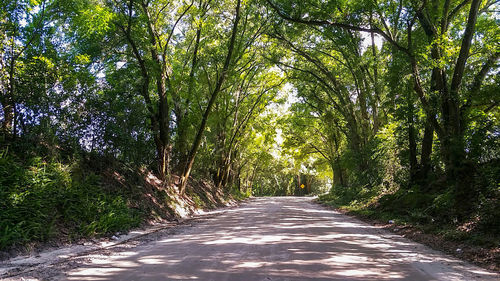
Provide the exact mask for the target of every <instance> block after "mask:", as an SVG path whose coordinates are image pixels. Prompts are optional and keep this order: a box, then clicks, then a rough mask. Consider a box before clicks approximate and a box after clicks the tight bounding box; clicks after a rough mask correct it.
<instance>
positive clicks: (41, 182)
mask: <svg viewBox="0 0 500 281" xmlns="http://www.w3.org/2000/svg"><path fill="white" fill-rule="evenodd" d="M38 155H39V154H38V153H27V154H19V153H16V152H15V150H11V151H9V150H3V151H1V152H0V210H2V211H1V212H0V251H8V250H15V251H19V250H20V249H21V250H22V249H24V250H26V249H30V248H33V247H37V246H39V245H41V244H43V243H47V242H51V241H52V242H54V243H60V242H66V243H68V242H69V243H71V242H74V241H77V240H79V239H82V238H88V237H96V236H103V235H107V234H111V233H115V232H118V231H120V232H124V231H127V230H129V229H131V228H134V227H138V226H141V225H145V224H148V223H151V222H159V221H168V220H173V219H176V218H177V217H183V216H188V215H190V214H193V213H194V212H196V211H197V210H200V209H213V208H215V207H217V206H223V205H225V204H226V203H227V201H228V200H233V199H232V198H233V196H232V195H231V194H229V193H227V194H225V193H224V192H222V191H220V190H215V188H214V187H213V185H211V183H210V181H203V180H193V181H191V182H190V186H189V188H188V192H187V194H186V195H184V196H179V195H178V194H177V191H176V188H175V186H167V185H166V184H164V182H163V181H161V180H159V179H158V178H157V177H156V176H155V175H154V174H153V173H151V172H150V171H149V170H148V169H146V168H144V167H142V168H141V167H133V166H131V165H127V164H124V163H120V162H118V161H116V160H113V159H111V158H105V157H102V156H97V155H91V154H88V155H81V154H80V155H79V156H77V157H75V155H74V154H73V155H72V156H71V157H63V156H61V153H58V154H57V155H58V156H57V157H53V156H51V157H48V156H46V157H40V156H38ZM44 155H49V154H46V153H45V154H44ZM238 196H239V197H242V196H243V195H238ZM235 197H236V196H235Z"/></svg>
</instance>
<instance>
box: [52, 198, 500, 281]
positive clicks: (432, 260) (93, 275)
mask: <svg viewBox="0 0 500 281" xmlns="http://www.w3.org/2000/svg"><path fill="white" fill-rule="evenodd" d="M497 278H499V276H498V275H495V274H493V273H489V272H487V271H485V270H483V269H480V268H478V267H475V266H472V265H469V264H467V263H465V262H463V261H459V260H456V259H454V258H451V257H448V256H446V255H444V254H442V253H440V252H437V251H434V250H431V249H429V248H427V247H425V246H423V245H420V244H417V243H415V242H411V241H409V240H407V239H405V238H403V237H400V236H398V235H395V234H392V233H390V232H387V231H386V230H383V229H380V228H377V227H374V226H371V225H368V224H366V223H363V222H361V221H358V220H356V219H353V218H351V217H348V216H345V215H342V214H340V213H338V212H335V211H332V210H330V209H327V208H324V207H322V206H320V205H318V204H315V203H313V202H312V198H304V197H301V198H300V197H270V198H257V199H253V200H251V201H250V202H246V203H244V204H242V205H241V206H240V207H238V208H234V209H229V210H227V211H225V212H223V213H222V214H221V215H220V216H216V217H213V218H211V219H209V220H206V221H203V222H201V223H199V224H195V225H194V226H192V227H186V228H185V229H184V230H183V231H181V232H180V233H176V234H173V235H170V236H166V237H163V238H162V239H160V240H158V241H153V242H151V243H148V244H145V245H139V246H137V247H135V248H131V249H128V250H127V251H123V252H119V253H111V254H110V255H109V256H101V257H94V258H93V259H92V262H89V263H88V264H84V265H81V266H80V267H79V268H75V269H73V270H71V271H69V272H67V273H66V274H65V275H64V276H60V278H58V279H62V280H218V281H221V280H474V279H478V280H498V279H497Z"/></svg>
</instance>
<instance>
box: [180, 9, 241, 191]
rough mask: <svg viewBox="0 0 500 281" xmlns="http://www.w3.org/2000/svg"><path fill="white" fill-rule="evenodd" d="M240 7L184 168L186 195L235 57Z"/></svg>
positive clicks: (182, 187)
mask: <svg viewBox="0 0 500 281" xmlns="http://www.w3.org/2000/svg"><path fill="white" fill-rule="evenodd" d="M240 5H241V0H238V2H237V4H236V13H235V18H234V24H233V30H232V34H231V39H230V41H229V46H228V51H227V56H226V60H225V62H224V67H223V68H222V72H221V75H220V77H219V79H218V80H217V84H216V85H215V89H214V90H213V92H212V95H211V97H210V100H209V101H208V104H207V108H206V109H205V113H204V114H203V117H202V119H201V124H200V127H199V128H198V132H197V133H196V137H195V139H194V142H193V145H192V146H191V150H190V152H189V155H188V160H187V163H186V166H185V168H184V172H183V173H182V176H181V186H180V190H179V191H180V193H181V194H184V192H185V190H186V185H187V181H188V179H189V175H190V174H191V169H192V168H193V164H194V159H195V157H196V154H197V152H198V149H199V147H200V144H201V139H202V137H203V133H204V131H205V127H206V126H207V121H208V116H209V115H210V112H211V111H212V107H213V105H214V103H215V100H216V98H217V96H218V94H219V92H220V90H221V88H222V84H223V83H224V81H225V79H226V76H227V72H228V70H229V65H230V64H231V59H232V57H233V50H234V45H235V42H236V34H237V33H238V23H239V21H240Z"/></svg>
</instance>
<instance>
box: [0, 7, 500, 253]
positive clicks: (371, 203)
mask: <svg viewBox="0 0 500 281" xmlns="http://www.w3.org/2000/svg"><path fill="white" fill-rule="evenodd" d="M496 2H497V1H491V0H439V1H431V2H429V1H408V0H400V1H392V0H386V1H380V0H357V1H347V0H337V1H319V0H301V1H295V0H289V1H275V0H265V1H264V0H244V1H241V0H234V1H228V0H192V1H167V0H127V1H112V0H7V1H2V2H1V3H0V66H1V68H0V92H1V96H0V121H1V133H0V142H1V147H0V155H1V159H0V161H1V163H0V173H1V174H0V188H1V189H0V197H1V202H0V206H1V208H2V213H1V214H0V218H1V225H0V233H1V240H0V243H1V244H0V247H4V246H8V245H11V244H13V243H17V242H23V241H24V242H25V241H29V240H44V239H46V238H47V237H49V236H51V233H53V232H57V231H55V230H54V229H55V228H57V227H60V225H66V226H67V225H73V226H75V227H76V228H75V229H78V230H77V232H78V233H84V234H93V233H105V232H109V231H114V230H116V229H119V228H121V227H123V228H128V227H131V226H133V225H136V224H137V223H138V220H140V219H139V218H138V216H137V214H135V213H134V212H132V211H130V208H129V207H130V206H131V205H133V202H129V201H130V200H125V197H126V196H125V197H124V195H123V193H122V192H121V191H117V190H103V188H102V186H103V181H104V179H103V178H102V177H101V176H95V175H92V173H84V176H82V175H81V173H80V172H78V170H79V169H75V168H74V167H78V166H79V165H77V164H76V163H81V160H82V158H85V156H84V155H89V154H90V155H95V156H96V157H93V158H92V159H93V160H92V161H96V162H100V161H102V160H100V159H108V158H113V159H115V160H116V161H119V162H121V163H123V165H129V166H131V167H134V168H140V167H142V169H143V170H150V171H153V173H155V174H156V175H157V176H158V178H160V179H161V181H162V183H163V184H164V185H165V186H174V187H175V189H176V190H178V192H179V194H185V193H186V194H193V191H192V190H190V187H189V186H188V184H187V183H188V179H189V178H190V177H191V178H196V179H199V180H205V181H210V182H212V183H213V185H214V186H215V187H216V188H217V189H220V190H224V191H227V192H229V191H231V192H236V193H242V194H246V195H250V194H253V195H259V196H263V195H305V194H312V193H315V194H318V193H324V192H327V191H328V192H329V193H328V195H327V196H326V197H323V198H324V199H325V200H326V201H329V202H333V203H334V204H337V205H349V206H357V207H360V208H361V207H362V208H365V207H369V208H375V209H376V208H379V209H381V210H384V211H390V212H393V213H397V214H399V215H401V216H407V217H410V218H414V219H415V220H416V221H427V222H434V221H439V222H440V223H442V224H447V225H452V226H461V225H464V224H467V223H469V224H467V225H468V229H472V230H477V231H488V232H491V233H497V234H498V233H499V232H500V225H499V223H498V220H495V217H498V216H499V215H500V202H499V200H500V184H499V182H500V171H499V166H500V165H499V161H500V122H499V118H500V95H499V94H498V93H499V92H500V87H499V85H500V83H499V82H500V81H499V75H498V74H499V68H498V58H499V54H500V50H499V47H500V46H499V34H500V29H499V16H498V9H499V7H498V4H497V3H496ZM29 146H39V147H44V148H45V149H44V150H33V149H31V148H29ZM23 147H24V148H23ZM54 150H57V151H59V150H63V151H65V152H64V154H65V155H66V156H65V158H64V159H54V158H53V157H50V155H51V153H52V152H53V151H54ZM29 151H30V153H28V152H29ZM27 154H29V155H27ZM95 165H98V163H95ZM90 166H92V165H90ZM127 198H130V197H127ZM3 210H6V211H3ZM35 213H36V214H35ZM77 213H78V214H81V216H80V215H78V216H77V215H75V214H77ZM111 217H112V218H113V219H110V221H109V222H106V221H104V220H106V218H111ZM58 224H60V225H58ZM41 226H44V227H43V228H42V227H41Z"/></svg>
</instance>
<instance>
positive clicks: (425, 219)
mask: <svg viewBox="0 0 500 281" xmlns="http://www.w3.org/2000/svg"><path fill="white" fill-rule="evenodd" d="M447 196H449V193H447V192H444V193H432V192H426V193H424V192H419V191H418V190H416V189H409V190H405V189H400V190H398V191H396V192H395V193H391V194H379V193H377V192H376V191H367V192H364V193H363V192H361V193H357V194H356V196H353V194H350V193H348V192H339V191H337V192H335V189H333V190H332V191H331V192H330V193H328V194H325V195H322V196H320V197H319V199H318V200H319V202H320V203H322V204H324V205H327V206H331V207H333V208H335V209H337V210H339V211H341V212H343V213H345V214H348V215H353V216H356V217H358V218H361V219H363V220H365V221H368V222H370V223H374V224H378V225H381V226H383V227H385V228H388V229H390V230H392V231H394V232H397V233H400V234H401V235H404V236H406V237H408V238H410V239H413V240H416V241H418V242H420V243H424V244H427V245H429V246H431V247H433V248H436V249H439V250H442V251H445V252H447V253H450V254H453V255H455V256H458V257H460V258H464V259H466V260H469V261H471V262H474V263H476V264H479V265H482V266H484V267H486V268H488V269H491V270H496V271H499V270H500V220H498V218H499V217H500V206H499V204H498V202H497V201H495V200H493V199H491V198H490V199H489V200H487V199H483V201H482V202H481V203H478V204H477V206H476V209H475V211H474V212H473V213H471V214H470V216H469V217H468V218H466V219H463V220H459V219H458V218H457V217H456V216H455V214H454V210H453V209H452V208H451V207H450V206H448V205H446V204H447V203H448V202H450V201H451V200H449V198H448V197H447ZM354 198H356V199H354ZM495 214H496V215H495Z"/></svg>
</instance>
